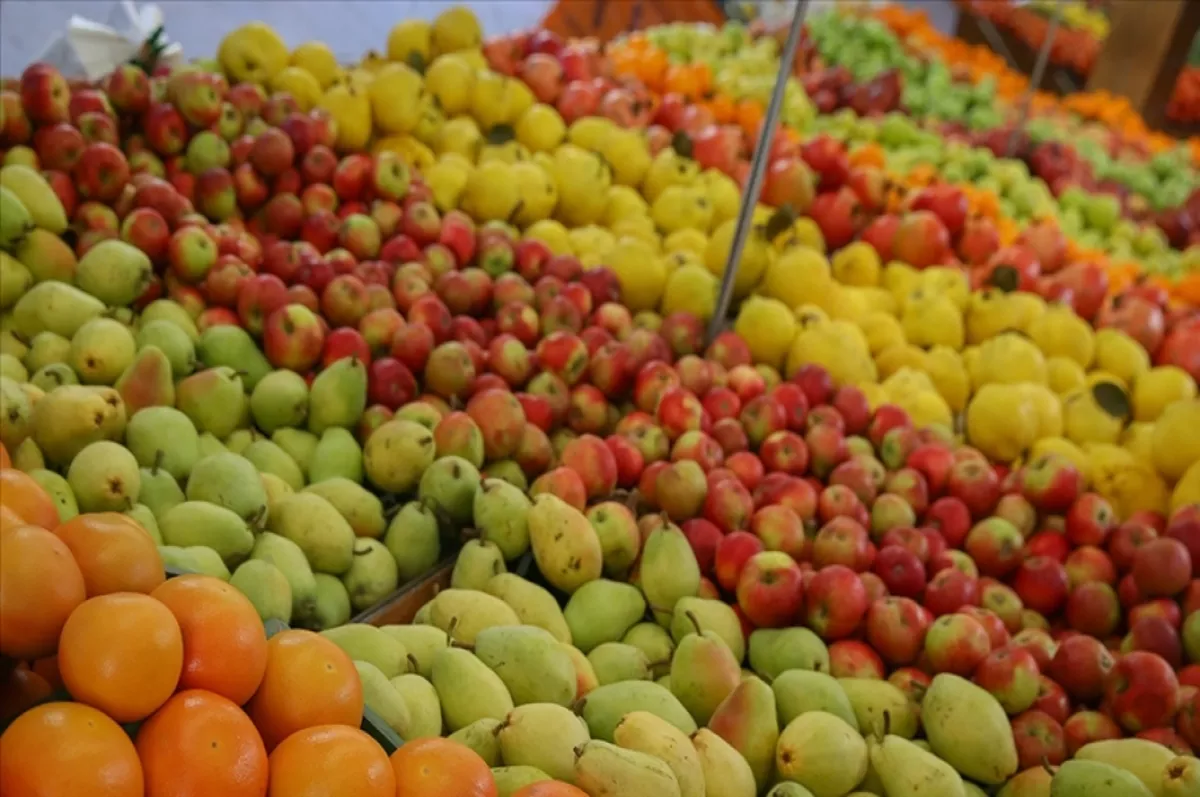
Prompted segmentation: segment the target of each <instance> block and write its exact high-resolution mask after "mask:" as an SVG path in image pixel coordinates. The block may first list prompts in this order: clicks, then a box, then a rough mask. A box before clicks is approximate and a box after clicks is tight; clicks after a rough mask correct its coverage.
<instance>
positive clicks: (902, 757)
mask: <svg viewBox="0 0 1200 797" xmlns="http://www.w3.org/2000/svg"><path fill="white" fill-rule="evenodd" d="M874 738H878V737H874ZM869 747H870V756H871V769H872V770H874V772H875V774H876V776H877V777H878V778H879V782H880V783H881V784H882V785H883V788H884V791H886V792H887V793H888V794H894V795H897V797H899V796H900V795H912V797H918V796H920V797H925V795H928V797H965V792H964V791H963V781H962V778H961V777H960V776H959V774H958V773H957V772H955V771H954V767H952V766H950V765H949V764H947V763H946V762H945V761H943V760H942V759H940V758H938V757H937V756H935V755H933V754H932V753H927V752H925V751H924V750H922V749H921V748H920V747H917V746H916V745H915V744H913V743H912V742H910V741H909V740H907V739H905V738H903V737H901V736H896V735H894V734H887V735H885V736H883V737H882V741H879V742H876V741H872V742H871V743H870V745H869Z"/></svg>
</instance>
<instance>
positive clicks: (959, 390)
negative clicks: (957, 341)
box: [925, 346, 971, 412]
mask: <svg viewBox="0 0 1200 797" xmlns="http://www.w3.org/2000/svg"><path fill="white" fill-rule="evenodd" d="M925 372H926V373H927V374H929V378H930V379H931V380H932V381H933V386H934V387H935V388H937V392H938V393H940V394H941V396H942V398H944V399H945V400H946V404H947V405H949V407H950V409H951V410H953V411H954V412H962V411H963V410H965V409H966V408H967V401H968V400H969V399H970V398H971V377H970V376H969V375H968V374H967V366H966V365H965V364H964V363H963V359H962V356H961V355H959V353H958V352H956V351H955V350H954V349H951V348H950V347H949V346H934V347H933V348H931V349H930V350H929V353H928V355H927V356H926V357H925Z"/></svg>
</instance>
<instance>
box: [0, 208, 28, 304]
mask: <svg viewBox="0 0 1200 797" xmlns="http://www.w3.org/2000/svg"><path fill="white" fill-rule="evenodd" d="M7 220H8V219H7V218H6V219H5V221H7ZM33 282H34V280H33V273H32V272H31V271H30V270H29V268H28V267H27V266H26V265H25V264H24V263H22V262H21V261H20V260H17V259H16V258H15V257H13V256H12V255H10V254H8V252H0V310H7V309H8V308H10V307H12V306H13V305H14V304H16V303H17V300H18V299H20V298H21V295H22V294H24V293H25V291H27V290H29V289H30V287H32V286H33Z"/></svg>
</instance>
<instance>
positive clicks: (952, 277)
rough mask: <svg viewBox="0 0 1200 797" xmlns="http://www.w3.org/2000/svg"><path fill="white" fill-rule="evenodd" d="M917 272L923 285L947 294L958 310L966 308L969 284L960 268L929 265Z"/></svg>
mask: <svg viewBox="0 0 1200 797" xmlns="http://www.w3.org/2000/svg"><path fill="white" fill-rule="evenodd" d="M901 265H903V264H901ZM918 273H919V276H920V280H921V285H922V286H923V287H926V288H928V289H930V290H933V291H935V292H937V293H942V294H945V295H946V296H949V297H950V300H951V301H953V302H954V304H955V305H956V306H957V307H958V309H959V310H966V309H967V305H968V304H969V302H970V298H971V285H970V283H969V282H967V275H966V273H965V272H964V271H963V270H962V269H960V268H950V267H948V266H931V267H929V268H927V269H925V270H924V271H921V272H918Z"/></svg>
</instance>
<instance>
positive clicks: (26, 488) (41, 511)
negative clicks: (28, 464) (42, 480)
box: [0, 468, 58, 529]
mask: <svg viewBox="0 0 1200 797" xmlns="http://www.w3.org/2000/svg"><path fill="white" fill-rule="evenodd" d="M0 505H2V506H6V507H8V508H9V509H11V510H12V511H13V512H16V513H17V514H18V515H20V516H21V518H22V519H23V520H24V521H25V522H26V523H28V524H30V525H31V526H41V527H42V528H44V529H53V528H54V527H55V526H57V525H58V509H57V508H56V507H55V506H54V499H53V498H51V497H50V494H49V493H48V492H46V490H45V488H44V487H42V485H40V484H38V483H37V482H36V481H34V478H33V477H32V476H30V475H29V474H28V473H25V472H24V471H19V470H17V469H16V468H4V469H3V470H0Z"/></svg>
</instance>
